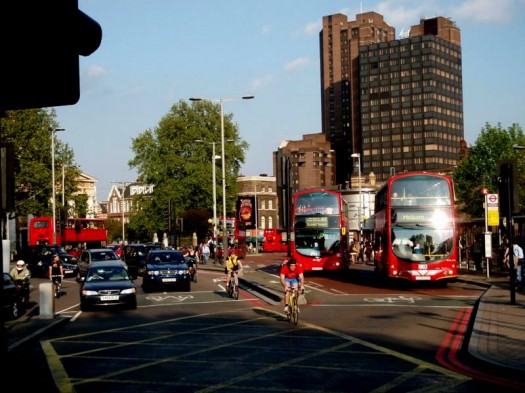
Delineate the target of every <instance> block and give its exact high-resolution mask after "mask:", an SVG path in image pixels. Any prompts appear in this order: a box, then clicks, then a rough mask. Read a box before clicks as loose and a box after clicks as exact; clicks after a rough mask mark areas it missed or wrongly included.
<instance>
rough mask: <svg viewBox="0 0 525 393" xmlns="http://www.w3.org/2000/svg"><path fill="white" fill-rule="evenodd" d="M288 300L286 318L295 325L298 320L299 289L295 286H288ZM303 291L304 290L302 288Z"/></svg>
mask: <svg viewBox="0 0 525 393" xmlns="http://www.w3.org/2000/svg"><path fill="white" fill-rule="evenodd" d="M289 291H290V302H289V304H288V312H287V313H286V318H287V319H288V321H289V322H292V323H293V324H294V325H297V323H298V322H299V291H298V290H297V289H295V288H290V289H289ZM303 293H304V290H303Z"/></svg>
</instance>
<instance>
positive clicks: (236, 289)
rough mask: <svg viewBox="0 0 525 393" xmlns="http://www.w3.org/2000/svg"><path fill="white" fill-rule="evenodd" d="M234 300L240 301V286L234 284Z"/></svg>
mask: <svg viewBox="0 0 525 393" xmlns="http://www.w3.org/2000/svg"><path fill="white" fill-rule="evenodd" d="M233 298H234V299H235V300H237V299H239V286H238V285H237V284H233Z"/></svg>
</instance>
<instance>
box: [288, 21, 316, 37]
mask: <svg viewBox="0 0 525 393" xmlns="http://www.w3.org/2000/svg"><path fill="white" fill-rule="evenodd" d="M322 29H323V22H322V20H321V21H319V22H310V23H308V24H306V26H304V27H303V28H302V29H301V30H298V31H296V32H294V33H293V36H294V37H301V36H307V37H311V36H313V35H316V34H319V32H320V31H321V30H322Z"/></svg>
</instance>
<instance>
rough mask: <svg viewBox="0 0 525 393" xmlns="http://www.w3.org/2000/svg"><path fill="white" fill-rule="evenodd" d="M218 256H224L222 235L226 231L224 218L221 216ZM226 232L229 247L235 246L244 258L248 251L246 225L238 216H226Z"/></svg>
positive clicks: (238, 253) (240, 256) (239, 255)
mask: <svg viewBox="0 0 525 393" xmlns="http://www.w3.org/2000/svg"><path fill="white" fill-rule="evenodd" d="M217 229H218V235H217V245H218V248H217V257H219V258H221V257H222V236H223V234H224V233H225V231H224V219H222V218H219V223H218V226H217ZM226 233H227V236H228V248H231V247H234V248H235V252H236V253H237V256H238V257H239V258H244V257H245V256H246V254H247V252H248V245H247V244H246V226H245V224H244V223H243V222H241V221H240V220H237V219H236V218H226Z"/></svg>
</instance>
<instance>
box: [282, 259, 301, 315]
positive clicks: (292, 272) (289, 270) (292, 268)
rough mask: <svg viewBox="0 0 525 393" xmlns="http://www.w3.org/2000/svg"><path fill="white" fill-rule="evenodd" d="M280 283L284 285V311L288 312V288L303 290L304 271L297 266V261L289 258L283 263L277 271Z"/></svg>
mask: <svg viewBox="0 0 525 393" xmlns="http://www.w3.org/2000/svg"><path fill="white" fill-rule="evenodd" d="M279 276H280V277H281V284H282V286H283V287H284V304H285V306H284V312H285V313H287V312H288V304H289V303H290V288H294V289H295V290H299V289H300V290H301V291H302V292H304V272H303V268H302V267H301V266H297V261H296V260H295V259H294V258H290V259H289V260H288V262H286V263H283V264H282V266H281V270H280V272H279Z"/></svg>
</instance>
